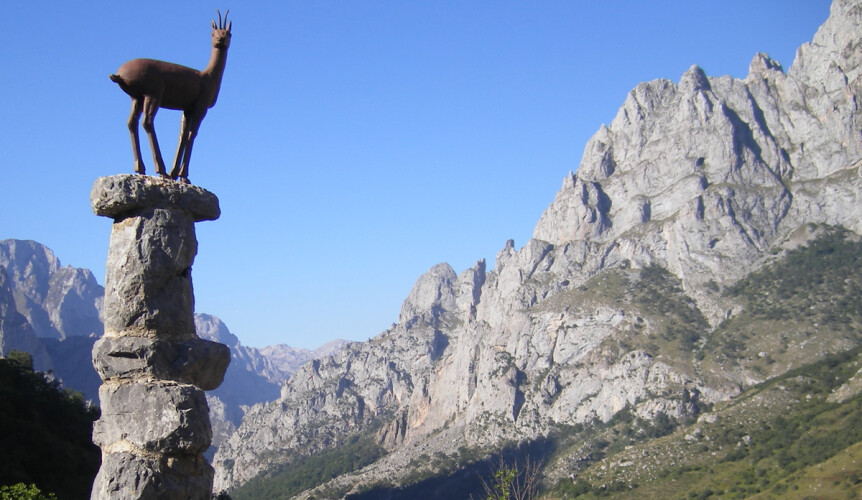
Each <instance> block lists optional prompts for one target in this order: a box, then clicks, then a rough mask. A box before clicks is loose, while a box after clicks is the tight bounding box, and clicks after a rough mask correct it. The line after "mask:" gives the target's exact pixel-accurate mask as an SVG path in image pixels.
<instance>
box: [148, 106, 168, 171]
mask: <svg viewBox="0 0 862 500" xmlns="http://www.w3.org/2000/svg"><path fill="white" fill-rule="evenodd" d="M158 110H159V100H158V99H156V98H155V97H152V96H144V130H146V131H147V137H149V138H150V149H152V150H153V161H154V162H155V164H156V173H157V174H159V176H160V177H167V176H168V175H167V174H166V173H165V162H164V160H162V151H161V150H160V149H159V140H158V138H156V128H155V126H154V125H153V121H154V120H155V118H156V112H157V111H158Z"/></svg>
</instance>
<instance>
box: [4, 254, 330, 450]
mask: <svg viewBox="0 0 862 500" xmlns="http://www.w3.org/2000/svg"><path fill="white" fill-rule="evenodd" d="M0 270H2V272H0V356H5V355H6V354H8V353H9V351H11V350H20V351H25V352H28V353H30V354H31V355H32V356H33V363H34V367H35V368H36V369H37V370H40V371H48V370H53V373H54V376H56V377H58V378H59V379H60V380H62V382H63V384H64V386H66V387H68V388H71V389H74V390H77V391H81V392H83V393H84V395H85V397H87V398H88V399H90V400H93V401H96V400H98V390H99V386H100V385H101V383H102V382H101V379H100V378H99V376H98V375H97V373H96V371H95V369H94V368H93V364H92V356H91V353H92V350H93V344H94V343H95V342H96V340H98V339H99V338H100V337H101V336H102V333H103V327H102V322H101V319H100V317H99V312H100V310H101V305H102V300H103V297H104V293H105V290H104V288H103V287H102V286H101V285H99V284H98V283H97V282H96V279H95V277H94V275H93V273H92V272H91V271H90V270H88V269H79V268H75V267H72V266H63V265H61V263H60V260H59V259H58V258H57V257H56V256H55V255H54V253H53V252H52V251H51V250H50V249H49V248H47V247H46V246H44V245H42V244H40V243H37V242H35V241H22V240H14V239H8V240H2V241H0ZM195 328H196V329H197V332H198V335H199V336H201V337H202V338H205V339H208V340H213V341H216V342H220V343H223V344H225V345H227V346H228V347H229V348H230V350H231V356H232V362H231V364H230V366H229V368H228V371H227V374H226V376H225V381H224V383H223V384H222V386H221V387H219V388H218V389H217V390H215V391H212V392H210V393H208V398H209V402H210V408H211V417H212V422H213V426H214V428H215V434H214V442H215V443H216V444H218V442H220V440H223V439H225V438H226V437H227V436H228V435H229V434H230V433H231V432H232V431H233V430H234V429H235V428H236V426H237V425H239V423H240V421H241V419H242V416H243V413H244V411H245V410H246V409H247V408H249V407H251V406H252V405H254V404H257V403H262V402H266V401H272V400H274V399H276V398H277V397H278V395H279V389H280V386H281V384H282V383H283V382H284V380H286V379H287V378H288V377H289V376H290V375H291V374H292V373H293V372H294V371H296V369H297V368H298V367H299V366H301V365H302V364H303V363H305V362H307V361H309V360H310V359H312V358H314V357H318V356H321V355H323V354H325V353H329V352H331V351H332V350H334V349H337V348H338V346H340V345H341V344H342V343H344V341H334V342H332V343H329V344H326V345H325V346H323V347H321V348H320V349H318V350H316V351H310V350H307V349H293V348H291V347H289V346H286V345H276V346H271V347H268V348H264V349H257V348H253V347H247V346H244V345H242V343H241V342H240V341H239V339H238V338H237V337H236V336H235V335H233V334H232V333H230V330H228V328H227V326H226V325H225V324H224V323H223V322H222V321H221V320H220V319H219V318H217V317H215V316H212V315H208V314H197V315H195ZM270 353H271V354H270ZM270 356H271V357H270Z"/></svg>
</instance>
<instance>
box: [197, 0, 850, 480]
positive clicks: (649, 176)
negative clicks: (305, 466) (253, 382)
mask: <svg viewBox="0 0 862 500" xmlns="http://www.w3.org/2000/svg"><path fill="white" fill-rule="evenodd" d="M860 36H862V2H860V0H838V1H836V2H835V3H834V4H833V6H832V14H831V16H830V18H829V19H828V20H827V21H826V22H825V23H824V25H823V26H822V27H821V28H820V30H819V31H818V32H817V34H816V35H815V37H814V39H813V41H812V42H811V43H809V44H806V45H804V46H803V47H801V48H800V49H799V51H798V53H797V57H796V61H795V62H794V64H793V66H792V67H791V69H790V70H789V72H787V73H784V72H783V71H782V69H781V66H780V65H779V64H778V63H777V62H775V61H773V60H771V59H769V58H768V57H767V56H765V55H763V54H758V55H756V56H755V57H754V59H753V61H752V63H751V67H750V72H749V75H748V76H747V77H746V78H745V79H742V80H738V79H732V78H730V77H719V78H714V77H709V76H707V75H706V74H705V73H704V72H703V71H702V70H701V69H700V68H698V67H696V66H694V67H692V68H691V69H689V70H688V71H687V72H686V73H685V74H683V75H682V77H681V79H680V81H679V82H677V83H674V82H671V81H668V80H656V81H652V82H647V83H643V84H640V85H638V86H637V87H636V88H635V89H634V90H632V92H631V93H630V94H629V95H628V96H627V98H626V99H625V102H624V103H623V105H622V107H621V108H620V110H619V112H618V114H617V115H616V117H615V118H614V120H613V121H612V122H611V124H610V125H609V126H602V127H601V128H600V129H599V131H598V132H597V133H596V134H595V135H594V136H593V138H592V139H591V140H590V141H589V143H588V144H587V147H586V148H585V152H584V157H583V160H582V163H581V165H580V168H579V169H578V172H577V174H576V175H575V174H570V175H568V176H567V177H566V178H565V179H564V181H563V186H562V188H561V189H560V191H559V192H558V193H557V195H556V197H555V198H554V200H553V202H552V203H551V205H550V206H549V207H548V209H547V210H546V211H545V213H544V214H543V215H542V217H541V219H540V220H539V222H538V224H537V225H536V228H535V231H534V234H533V239H532V240H530V241H529V242H527V243H526V245H524V247H523V248H520V249H516V248H515V246H514V243H513V242H511V241H510V242H508V243H507V244H506V245H505V247H504V248H503V249H502V250H501V251H500V252H499V254H498V255H497V259H496V263H495V266H494V268H493V270H491V271H488V270H486V269H485V264H484V262H479V263H477V264H476V266H474V267H473V268H472V269H469V270H466V271H464V272H462V273H461V274H460V275H456V273H455V271H454V270H452V268H451V267H450V266H448V265H446V264H440V265H437V266H434V267H433V268H432V269H430V270H429V272H428V273H426V274H425V275H423V276H422V277H420V278H419V280H418V281H417V283H416V285H415V287H414V289H413V290H412V291H411V292H410V294H409V295H408V297H407V299H406V300H405V302H404V305H403V307H402V309H401V314H400V316H399V322H398V324H396V325H393V326H392V327H391V328H390V329H389V330H387V331H384V332H383V333H381V334H380V335H378V336H377V337H375V338H373V339H371V340H370V341H369V342H367V343H357V344H351V345H349V346H346V347H345V348H344V349H342V350H341V351H339V352H338V353H337V354H335V355H333V356H330V357H328V358H324V359H321V360H319V361H316V362H314V363H311V364H308V365H306V366H304V367H303V368H302V369H300V370H299V371H298V372H297V373H296V374H295V375H294V376H293V377H291V378H290V379H289V380H288V381H287V382H286V383H285V385H284V386H283V388H282V391H281V397H280V399H279V400H278V401H276V402H273V403H270V404H268V405H263V406H257V407H255V408H252V409H251V410H250V411H249V412H248V413H247V415H246V417H245V418H244V420H243V423H242V425H241V426H240V427H239V428H238V429H237V430H236V432H235V433H234V434H233V435H232V436H231V437H230V439H228V441H227V442H225V443H224V444H223V445H222V446H221V447H220V449H219V451H218V453H217V454H216V456H215V459H214V461H213V464H214V466H215V469H216V478H215V484H216V487H217V488H218V489H226V488H230V487H232V486H236V485H239V484H242V483H244V482H245V481H247V480H248V479H250V478H251V477H253V476H255V475H256V474H258V473H260V472H261V471H264V470H267V469H268V468H270V467H273V466H276V465H278V464H283V463H287V462H290V461H291V460H293V459H294V458H295V457H296V456H298V455H301V454H313V453H317V452H318V451H321V450H325V449H329V448H332V447H334V446H338V445H339V444H341V443H343V442H345V441H346V440H347V439H349V437H350V436H355V435H359V434H363V433H372V432H373V433H374V436H375V437H376V438H377V441H378V443H379V444H380V445H381V446H384V447H385V448H386V449H387V450H389V451H390V453H389V455H387V456H386V457H385V458H384V459H382V460H381V461H379V462H378V463H376V464H373V465H371V466H369V467H367V468H365V469H363V470H361V471H358V472H357V473H355V474H353V475H350V476H349V477H345V478H343V479H339V480H336V481H335V483H337V484H335V485H334V486H336V487H344V488H345V490H343V491H347V490H350V489H351V488H358V487H359V486H360V485H362V484H363V483H365V484H369V483H373V482H375V481H387V482H391V483H393V484H398V482H399V481H400V479H402V478H403V476H404V474H407V473H408V471H409V467H408V464H410V463H411V460H415V459H416V458H417V457H420V456H421V455H423V454H424V455H426V456H431V455H433V454H434V453H435V452H441V453H446V454H450V455H451V454H455V453H457V452H458V448H459V447H460V446H466V447H475V446H489V445H494V444H497V443H499V442H502V441H504V440H529V439H534V438H536V437H539V436H546V435H548V434H549V433H550V432H551V431H552V430H554V429H555V427H556V426H560V425H573V424H579V423H581V424H584V423H589V422H594V421H607V420H609V419H610V418H611V417H612V416H613V415H614V414H615V413H616V412H618V411H620V410H622V409H624V408H626V407H629V408H630V409H631V411H632V412H633V413H634V414H635V415H637V416H639V417H641V418H651V417H653V416H655V415H657V414H659V413H664V414H666V415H669V416H672V417H686V416H688V417H690V416H692V413H691V412H692V411H693V409H692V406H691V403H690V395H691V394H697V395H698V396H697V397H698V398H700V399H701V400H703V401H707V402H715V401H720V400H726V399H728V398H730V397H732V396H733V395H734V394H736V393H738V391H739V387H740V385H742V384H750V383H755V382H758V381H761V380H762V376H758V375H757V374H754V373H731V372H730V371H722V370H716V371H712V372H711V371H709V370H708V369H706V368H704V366H702V365H701V364H699V363H698V361H697V360H695V359H693V358H692V359H682V358H681V357H680V356H670V355H664V356H663V355H656V354H655V353H654V352H651V351H652V350H654V349H652V348H650V347H649V346H648V339H650V338H658V337H657V335H660V332H661V331H662V330H661V329H662V328H663V326H662V323H663V322H664V321H665V320H666V318H664V317H662V315H655V316H652V317H650V316H648V315H646V314H642V313H640V312H639V310H637V309H633V308H632V307H630V306H629V305H626V303H625V301H626V300H627V297H625V296H622V297H616V298H612V299H608V298H607V297H605V296H602V295H601V294H600V293H599V292H595V293H593V294H592V295H591V292H590V291H585V290H587V287H586V286H585V285H586V284H588V283H589V284H590V285H591V286H592V287H593V288H597V289H599V290H601V288H602V286H603V285H602V283H601V281H602V279H603V277H608V279H611V277H612V278H613V279H614V280H618V281H619V283H621V285H620V286H628V284H631V283H638V282H640V280H643V279H644V273H645V272H646V270H647V269H651V268H650V267H649V266H653V265H655V266H658V267H660V268H664V269H667V270H668V271H670V273H669V274H668V276H671V277H672V279H673V280H676V281H674V282H673V283H674V286H675V287H677V289H678V294H679V297H680V299H679V300H680V304H681V307H682V308H684V310H685V311H696V312H697V316H696V317H697V318H702V321H703V323H704V325H707V324H713V325H715V324H717V323H718V322H719V321H720V320H722V319H725V318H727V317H730V316H732V315H733V314H734V313H735V311H734V309H733V308H731V307H728V305H727V304H725V303H723V302H722V300H721V298H720V297H718V294H716V293H712V294H710V293H706V291H705V290H707V288H708V287H707V284H710V283H711V285H712V286H713V287H714V288H718V287H719V286H722V285H729V284H732V283H734V282H735V281H737V280H738V279H739V278H741V277H742V276H744V275H746V274H748V273H750V272H751V271H752V270H755V269H757V268H758V267H759V266H760V265H762V263H763V262H764V261H765V259H766V258H767V257H768V255H769V250H770V248H775V247H780V246H781V245H782V244H783V242H784V241H785V240H786V239H788V238H789V237H790V235H791V234H793V233H794V231H796V230H797V229H799V228H800V227H802V226H805V225H807V224H809V223H817V224H829V225H835V226H843V227H845V228H847V229H850V230H851V231H854V232H856V233H857V234H862V213H860V211H862V209H860V206H862V204H860V201H862V200H860V196H862V195H860V193H862V171H860V167H862V136H860V134H859V131H860V129H862V126H860V125H862V121H860V120H862V111H860V109H859V108H858V104H857V103H858V102H860V99H862V77H860V74H862V51H860V49H859V48H860V47H862V39H860ZM593 278H595V279H594V280H593V281H591V279H593ZM609 286H610V285H609ZM683 298H684V300H683ZM701 314H702V316H701ZM698 321H701V319H698ZM632 332H638V334H637V335H635V334H634V333H632ZM623 338H627V339H631V338H635V339H636V340H638V341H640V342H642V344H640V345H633V346H626V345H624V344H623V343H622V342H620V340H621V339H623ZM688 354H689V357H691V351H690V350H689V352H688ZM805 355H806V356H809V357H810V354H805ZM758 377H759V378H758ZM686 394H688V395H689V397H686V396H685V395H686ZM414 463H415V462H414Z"/></svg>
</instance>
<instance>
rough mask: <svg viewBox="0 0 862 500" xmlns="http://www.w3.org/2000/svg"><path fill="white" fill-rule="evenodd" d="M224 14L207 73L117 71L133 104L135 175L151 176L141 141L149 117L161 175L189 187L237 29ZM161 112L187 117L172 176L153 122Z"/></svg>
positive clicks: (149, 63) (138, 63) (138, 65)
mask: <svg viewBox="0 0 862 500" xmlns="http://www.w3.org/2000/svg"><path fill="white" fill-rule="evenodd" d="M216 12H217V13H218V20H219V22H218V25H216V22H215V20H213V22H212V28H213V30H212V54H211V55H210V61H209V64H207V67H206V69H204V70H203V71H198V70H196V69H192V68H188V67H185V66H181V65H179V64H173V63H169V62H164V61H156V60H153V59H133V60H131V61H129V62H127V63H125V64H123V65H122V66H120V69H118V70H117V73H116V74H115V75H111V76H110V78H111V80H112V81H113V82H115V83H117V84H118V85H119V86H120V88H121V89H122V90H123V92H125V93H126V94H129V96H130V97H131V98H132V114H131V115H130V116H129V122H128V125H129V132H130V133H131V135H132V152H133V153H134V156H135V172H137V173H139V174H145V173H146V169H145V167H144V162H143V160H142V159H141V142H140V139H139V138H138V121H139V119H140V117H141V113H143V115H144V130H145V131H146V132H147V137H149V139H150V149H151V150H152V151H153V161H154V162H155V164H156V173H157V174H159V176H161V177H170V178H171V179H174V180H179V181H180V182H183V183H185V184H188V183H189V159H190V158H191V155H192V146H193V145H194V142H195V136H197V133H198V128H200V126H201V121H202V120H203V119H204V116H206V114H207V110H208V109H209V108H211V107H213V106H214V105H215V103H216V99H217V98H218V92H219V88H220V87H221V80H222V75H223V74H224V67H225V63H226V62H227V49H228V47H230V37H231V34H230V28H231V24H232V23H230V22H228V20H227V14H228V12H230V11H226V12H225V15H224V20H222V17H221V12H219V11H216ZM159 108H166V109H177V110H181V111H182V112H183V118H182V124H181V126H180V138H179V143H178V144H177V154H176V157H175V158H174V166H173V168H172V169H171V173H170V176H168V174H167V173H166V172H165V163H164V161H163V160H162V153H161V151H160V150H159V141H158V139H157V138H156V130H155V128H154V127H153V119H154V118H155V117H156V112H157V111H158V110H159Z"/></svg>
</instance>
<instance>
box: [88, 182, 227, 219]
mask: <svg viewBox="0 0 862 500" xmlns="http://www.w3.org/2000/svg"><path fill="white" fill-rule="evenodd" d="M90 205H91V206H92V207H93V212H94V213H95V214H96V215H101V216H103V217H110V218H112V219H115V220H116V219H122V218H125V217H128V216H130V215H134V214H136V213H138V212H142V211H147V209H154V208H163V209H168V210H180V211H183V212H186V213H188V214H190V215H191V216H192V218H193V219H194V221H195V222H198V221H203V220H216V219H218V218H219V216H220V215H221V209H220V208H219V202H218V198H217V197H216V195H215V194H213V193H211V192H209V191H207V190H206V189H204V188H202V187H198V186H192V185H190V184H183V183H180V182H176V181H173V180H171V179H163V178H161V177H152V176H148V175H137V174H121V175H112V176H109V177H100V178H98V179H96V182H95V183H93V189H92V190H91V191H90Z"/></svg>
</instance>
